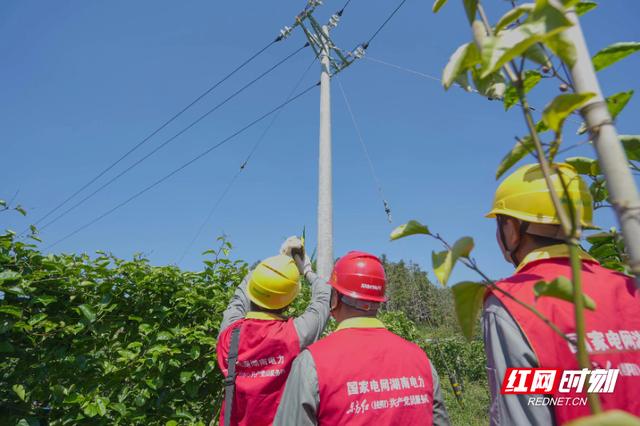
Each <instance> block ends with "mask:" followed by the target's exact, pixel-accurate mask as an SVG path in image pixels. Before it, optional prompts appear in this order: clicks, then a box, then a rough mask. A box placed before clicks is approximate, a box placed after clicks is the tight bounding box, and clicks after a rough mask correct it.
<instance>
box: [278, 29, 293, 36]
mask: <svg viewBox="0 0 640 426" xmlns="http://www.w3.org/2000/svg"><path fill="white" fill-rule="evenodd" d="M291 30H292V28H291V27H288V26H285V27H284V28H283V29H281V30H280V37H282V38H287V37H289V34H291Z"/></svg>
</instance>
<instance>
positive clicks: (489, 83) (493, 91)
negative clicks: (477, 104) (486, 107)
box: [471, 68, 507, 99]
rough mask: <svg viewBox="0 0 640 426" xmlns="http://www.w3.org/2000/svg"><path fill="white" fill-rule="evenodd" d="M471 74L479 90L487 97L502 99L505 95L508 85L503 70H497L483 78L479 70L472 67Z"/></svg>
mask: <svg viewBox="0 0 640 426" xmlns="http://www.w3.org/2000/svg"><path fill="white" fill-rule="evenodd" d="M471 76H472V77H473V82H474V84H475V85H476V88H477V89H478V92H480V93H481V94H483V95H484V96H486V97H487V98H489V99H502V98H503V97H504V94H505V91H506V88H507V85H506V83H505V78H504V75H503V74H502V71H497V72H494V73H492V74H489V75H488V76H486V77H484V78H481V77H480V73H479V72H478V70H477V69H475V68H472V69H471Z"/></svg>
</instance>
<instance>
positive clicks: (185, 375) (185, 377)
mask: <svg viewBox="0 0 640 426" xmlns="http://www.w3.org/2000/svg"><path fill="white" fill-rule="evenodd" d="M193 374H194V372H193V371H181V372H180V383H183V384H184V383H187V382H188V381H189V380H191V377H193Z"/></svg>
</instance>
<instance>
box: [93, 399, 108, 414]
mask: <svg viewBox="0 0 640 426" xmlns="http://www.w3.org/2000/svg"><path fill="white" fill-rule="evenodd" d="M108 405H109V398H107V397H103V396H98V397H96V409H97V412H98V414H100V417H104V416H105V414H107V406H108Z"/></svg>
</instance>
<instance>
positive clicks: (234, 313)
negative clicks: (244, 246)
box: [218, 272, 251, 336]
mask: <svg viewBox="0 0 640 426" xmlns="http://www.w3.org/2000/svg"><path fill="white" fill-rule="evenodd" d="M249 278H251V272H249V273H248V274H247V275H246V276H245V277H244V279H243V280H242V282H241V283H240V285H239V286H238V288H237V289H236V291H235V293H233V296H232V297H231V300H230V301H229V305H228V306H227V309H225V310H224V313H223V314H222V324H220V331H219V332H218V336H220V333H222V332H223V331H224V329H225V328H227V327H229V326H230V325H231V324H233V323H234V322H236V321H238V320H241V319H242V318H244V316H245V315H246V313H247V312H249V310H251V301H250V300H249V295H248V294H247V284H248V283H249Z"/></svg>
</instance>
